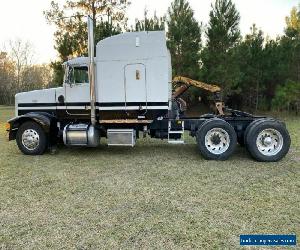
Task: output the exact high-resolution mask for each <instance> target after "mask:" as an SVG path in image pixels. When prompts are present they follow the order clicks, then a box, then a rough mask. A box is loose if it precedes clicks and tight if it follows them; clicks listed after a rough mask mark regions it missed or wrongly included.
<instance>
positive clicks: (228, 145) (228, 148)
mask: <svg viewBox="0 0 300 250" xmlns="http://www.w3.org/2000/svg"><path fill="white" fill-rule="evenodd" d="M196 139H197V144H198V147H199V150H200V153H201V154H202V155H203V157H204V158H205V159H207V160H226V159H228V158H229V157H230V156H231V155H232V154H233V152H234V150H235V148H236V144H237V138H236V133H235V131H234V128H233V127H232V126H231V125H230V124H229V123H228V122H226V121H224V120H221V119H218V118H214V119H210V120H207V121H205V122H204V123H203V124H202V125H201V126H200V127H199V129H198V131H197V135H196Z"/></svg>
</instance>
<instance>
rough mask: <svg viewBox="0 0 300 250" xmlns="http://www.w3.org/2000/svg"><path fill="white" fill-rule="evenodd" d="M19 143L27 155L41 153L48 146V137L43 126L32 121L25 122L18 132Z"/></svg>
mask: <svg viewBox="0 0 300 250" xmlns="http://www.w3.org/2000/svg"><path fill="white" fill-rule="evenodd" d="M16 140H17V144H18V147H19V149H20V150H21V151H22V152H23V153H24V154H26V155H41V154H43V153H44V152H45V150H46V148H47V137H46V133H45V131H44V130H43V128H42V127H41V126H40V125H39V124H37V123H35V122H32V121H28V122H25V123H23V124H22V125H21V126H20V128H19V129H18V132H17V137H16Z"/></svg>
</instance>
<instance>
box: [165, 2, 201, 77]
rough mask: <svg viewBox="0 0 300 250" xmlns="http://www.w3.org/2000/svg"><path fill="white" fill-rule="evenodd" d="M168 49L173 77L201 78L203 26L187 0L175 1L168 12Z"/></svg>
mask: <svg viewBox="0 0 300 250" xmlns="http://www.w3.org/2000/svg"><path fill="white" fill-rule="evenodd" d="M167 24H168V33H167V37H168V47H169V49H170V52H171V56H172V66H173V75H183V76H188V77H192V78H196V79H197V78H198V76H199V61H200V49H201V25H199V23H198V22H197V21H196V19H195V18H194V12H193V10H192V8H191V7H190V5H189V3H188V2H187V1H186V0H174V2H173V3H172V4H171V7H170V8H169V10H168V20H167Z"/></svg>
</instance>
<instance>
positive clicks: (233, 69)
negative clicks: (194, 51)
mask: <svg viewBox="0 0 300 250" xmlns="http://www.w3.org/2000/svg"><path fill="white" fill-rule="evenodd" d="M209 17H210V19H209V23H208V28H207V30H206V37H207V45H206V47H205V49H204V50H203V53H202V63H203V67H202V75H203V78H204V80H206V81H208V82H212V83H217V84H219V85H221V87H222V88H223V91H224V93H226V94H231V92H232V88H235V87H236V86H235V85H236V84H237V82H238V79H239V72H238V65H237V64H236V62H235V58H234V48H235V46H236V45H237V43H238V42H239V40H240V30H239V22H240V15H239V13H238V11H237V10H236V7H235V5H234V4H233V3H232V1H231V0H216V1H215V4H214V5H212V10H211V11H210V14H209Z"/></svg>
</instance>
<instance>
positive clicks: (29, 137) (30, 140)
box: [22, 129, 40, 151]
mask: <svg viewBox="0 0 300 250" xmlns="http://www.w3.org/2000/svg"><path fill="white" fill-rule="evenodd" d="M22 144H23V146H24V147H25V148H26V149H28V150H30V151H32V150H35V149H36V148H37V147H38V146H39V144H40V136H39V134H38V132H37V131H35V130H34V129H26V130H25V131H24V132H23V134H22Z"/></svg>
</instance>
